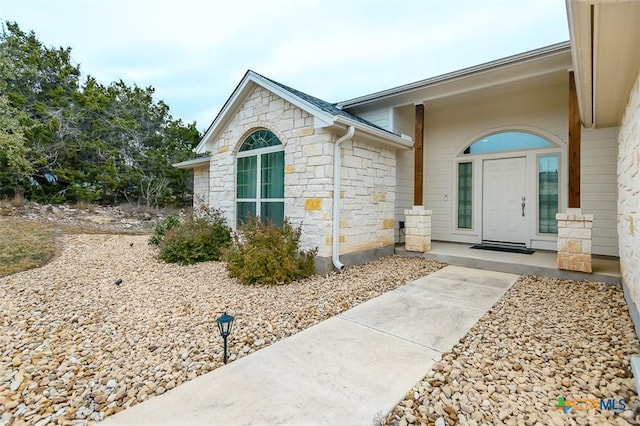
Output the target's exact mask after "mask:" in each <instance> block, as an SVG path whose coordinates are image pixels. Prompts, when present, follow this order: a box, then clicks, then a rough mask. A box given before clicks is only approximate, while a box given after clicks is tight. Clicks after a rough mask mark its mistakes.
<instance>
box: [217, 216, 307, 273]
mask: <svg viewBox="0 0 640 426" xmlns="http://www.w3.org/2000/svg"><path fill="white" fill-rule="evenodd" d="M301 233H302V228H301V227H297V228H294V227H293V226H292V225H291V223H290V222H289V220H288V219H286V218H285V220H284V222H283V224H282V228H279V227H277V226H275V225H273V224H271V223H269V224H263V223H261V222H260V220H259V219H255V218H249V219H248V220H247V222H246V224H245V225H244V226H242V228H240V230H239V232H238V233H236V234H235V235H234V237H233V242H232V243H231V246H230V247H229V249H227V250H226V251H225V254H224V259H225V260H226V261H227V271H228V272H229V276H230V277H232V278H238V280H239V281H240V282H241V283H242V284H288V283H290V282H292V281H294V280H297V279H300V278H305V277H308V276H310V275H312V274H313V272H314V260H315V257H316V253H317V251H318V250H317V249H313V250H308V251H301V250H299V242H300V235H301Z"/></svg>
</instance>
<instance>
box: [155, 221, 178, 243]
mask: <svg viewBox="0 0 640 426" xmlns="http://www.w3.org/2000/svg"><path fill="white" fill-rule="evenodd" d="M178 225H180V219H179V218H178V217H177V216H174V215H170V216H167V217H165V218H164V220H163V221H162V222H160V223H159V224H157V225H156V227H155V228H154V229H153V234H152V235H151V237H149V244H151V245H152V246H159V245H160V243H161V242H162V240H163V239H164V235H165V234H166V233H167V231H170V230H171V229H173V228H175V227H176V226H178Z"/></svg>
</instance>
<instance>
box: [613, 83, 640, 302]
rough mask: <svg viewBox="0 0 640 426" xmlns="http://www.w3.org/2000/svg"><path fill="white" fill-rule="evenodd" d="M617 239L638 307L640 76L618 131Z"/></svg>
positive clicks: (626, 281) (624, 272)
mask: <svg viewBox="0 0 640 426" xmlns="http://www.w3.org/2000/svg"><path fill="white" fill-rule="evenodd" d="M618 241H619V243H620V272H621V273H622V281H623V282H624V284H625V286H626V287H627V289H628V291H629V295H630V297H631V299H632V300H633V303H634V304H635V305H636V307H637V308H638V309H640V267H639V265H640V75H639V76H638V78H637V79H636V83H635V86H634V87H633V90H632V91H631V94H630V95H629V101H628V103H627V107H626V110H625V113H624V116H623V118H622V124H621V126H620V131H619V133H618Z"/></svg>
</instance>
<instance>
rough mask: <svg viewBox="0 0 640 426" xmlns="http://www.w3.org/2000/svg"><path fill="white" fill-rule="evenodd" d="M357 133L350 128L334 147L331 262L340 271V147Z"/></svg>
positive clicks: (341, 265)
mask: <svg viewBox="0 0 640 426" xmlns="http://www.w3.org/2000/svg"><path fill="white" fill-rule="evenodd" d="M355 132H356V128H355V127H354V126H349V128H348V129H347V133H345V134H344V135H343V136H342V137H340V138H339V139H338V140H337V141H336V143H335V144H334V145H333V240H332V254H331V260H332V261H333V266H335V267H336V269H338V270H342V269H344V264H343V263H342V262H340V251H339V250H340V181H341V176H340V170H341V169H340V168H341V166H342V164H341V163H342V161H341V156H340V145H341V144H342V142H345V141H348V140H351V138H353V135H354V134H355Z"/></svg>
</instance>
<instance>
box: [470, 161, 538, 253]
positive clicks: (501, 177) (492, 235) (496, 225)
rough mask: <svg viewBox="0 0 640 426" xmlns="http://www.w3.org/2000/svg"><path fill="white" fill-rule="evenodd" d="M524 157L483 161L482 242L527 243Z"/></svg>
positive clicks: (527, 227) (525, 244)
mask: <svg viewBox="0 0 640 426" xmlns="http://www.w3.org/2000/svg"><path fill="white" fill-rule="evenodd" d="M525 160H526V159H525V158H506V159H500V160H485V161H484V162H483V179H482V239H483V241H486V242H493V243H508V244H518V245H524V246H528V244H529V233H528V229H529V226H528V217H527V216H526V214H525V213H526V211H525V210H526V209H525V207H526V203H527V201H528V200H527V199H526V191H525V189H526V184H525V182H526V161H525Z"/></svg>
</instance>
